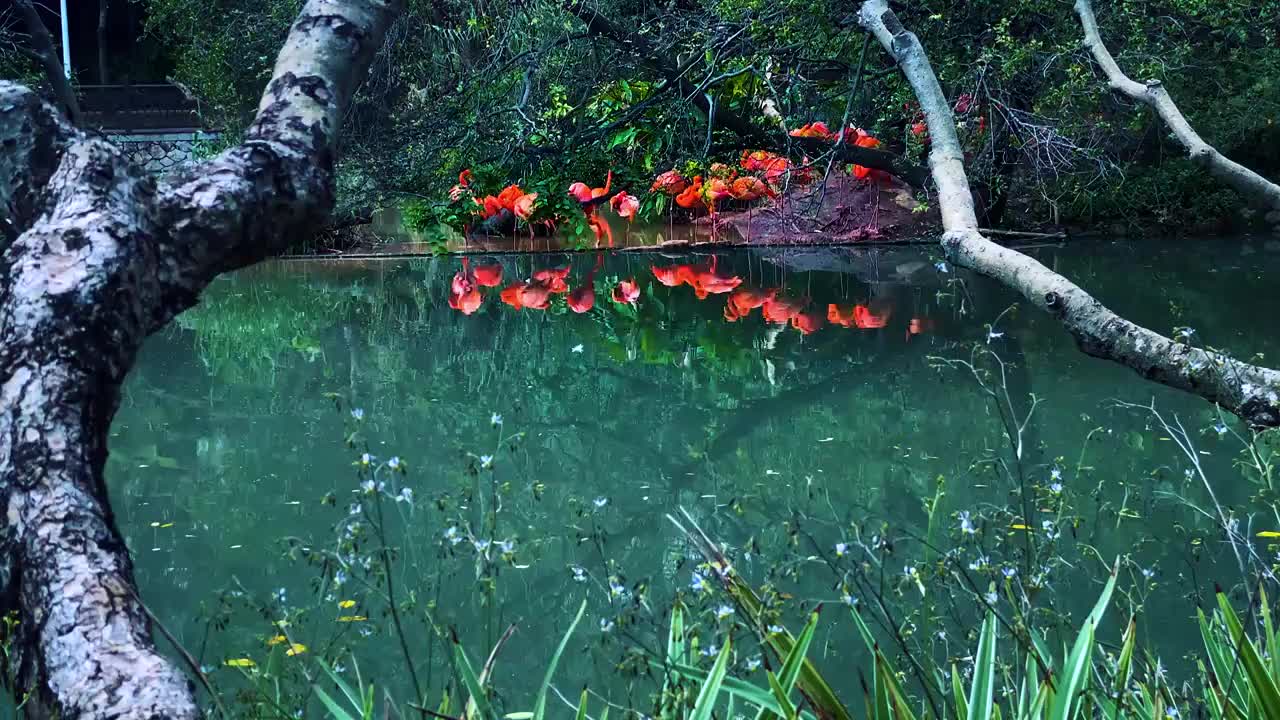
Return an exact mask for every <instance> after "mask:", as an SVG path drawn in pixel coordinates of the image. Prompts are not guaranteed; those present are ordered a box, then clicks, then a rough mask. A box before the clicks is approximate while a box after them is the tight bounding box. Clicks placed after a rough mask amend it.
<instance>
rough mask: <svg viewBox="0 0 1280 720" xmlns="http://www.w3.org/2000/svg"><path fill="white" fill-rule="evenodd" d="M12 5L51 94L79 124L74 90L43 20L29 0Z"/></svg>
mask: <svg viewBox="0 0 1280 720" xmlns="http://www.w3.org/2000/svg"><path fill="white" fill-rule="evenodd" d="M14 6H15V7H17V9H18V12H19V14H21V15H22V23H23V24H24V25H26V26H27V32H28V33H29V34H30V35H31V51H32V53H34V54H35V56H36V59H37V60H38V61H39V62H40V69H41V70H43V71H44V77H45V80H48V81H49V86H50V87H51V88H53V96H54V97H56V98H58V102H59V103H60V104H61V105H62V110H63V112H65V113H66V114H67V117H69V118H71V122H72V123H73V124H75V125H79V124H80V103H79V102H77V101H76V93H75V90H73V89H72V88H71V82H70V81H69V80H67V71H66V69H65V68H63V67H62V63H61V62H60V61H59V60H58V52H57V50H55V49H54V47H53V38H52V37H51V36H50V35H49V29H48V28H46V27H45V26H44V20H41V19H40V15H39V13H37V12H36V9H35V6H33V5H32V4H31V0H14Z"/></svg>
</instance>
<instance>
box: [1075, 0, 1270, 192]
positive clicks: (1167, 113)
mask: <svg viewBox="0 0 1280 720" xmlns="http://www.w3.org/2000/svg"><path fill="white" fill-rule="evenodd" d="M1075 10H1076V14H1077V15H1079V16H1080V25H1081V26H1083V27H1084V46H1085V47H1086V48H1087V49H1088V50H1089V52H1090V53H1092V55H1093V59H1094V61H1095V62H1097V63H1098V67H1100V68H1102V72H1103V74H1105V75H1106V76H1107V84H1108V85H1109V86H1110V87H1111V89H1112V90H1115V91H1116V92H1119V93H1121V94H1123V95H1125V96H1127V97H1128V98H1130V99H1131V100H1136V101H1137V102H1140V103H1144V104H1146V105H1148V106H1150V107H1151V109H1153V110H1155V111H1156V114H1157V115H1159V116H1160V119H1161V120H1163V121H1164V124H1165V125H1168V126H1169V130H1170V132H1172V133H1173V136H1174V137H1175V138H1177V140H1178V142H1180V143H1182V146H1183V147H1184V148H1186V150H1187V157H1189V158H1191V160H1192V162H1195V163H1198V164H1200V165H1202V166H1204V167H1205V168H1207V169H1208V170H1209V172H1210V173H1212V174H1213V175H1214V177H1217V178H1218V179H1219V180H1221V181H1222V182H1224V183H1226V184H1227V185H1229V186H1230V187H1231V188H1232V189H1233V190H1235V191H1236V192H1238V193H1240V195H1241V196H1243V197H1244V198H1245V200H1247V201H1249V202H1251V203H1254V204H1257V205H1262V206H1264V207H1266V208H1267V209H1268V210H1275V211H1280V185H1277V184H1275V183H1273V182H1271V181H1270V180H1267V179H1266V178H1264V177H1262V176H1261V175H1259V174H1258V173H1256V172H1254V171H1252V170H1250V169H1249V168H1247V167H1245V166H1243V165H1241V164H1240V163H1238V162H1235V161H1234V160H1231V159H1230V158H1228V157H1226V156H1225V155H1223V154H1222V153H1220V152H1218V150H1217V148H1215V147H1213V146H1212V145H1210V144H1209V143H1207V142H1205V141H1204V140H1203V139H1202V138H1201V137H1200V135H1199V134H1198V133H1196V131H1195V130H1194V129H1192V127H1191V123H1189V122H1187V119H1186V118H1185V117H1183V115H1182V111H1180V110H1178V106H1177V105H1175V104H1174V102H1173V98H1171V97H1169V91H1167V90H1165V89H1164V85H1163V84H1162V83H1161V82H1160V81H1159V80H1148V81H1146V82H1145V83H1140V82H1136V81H1134V80H1132V79H1130V78H1129V76H1128V75H1125V74H1124V71H1122V70H1121V69H1120V66H1119V65H1118V64H1116V61H1115V58H1113V57H1111V52H1110V51H1109V50H1107V46H1106V45H1105V44H1103V42H1102V35H1101V34H1100V33H1099V32H1098V21H1097V19H1096V18H1095V17H1094V16H1093V4H1092V3H1091V2H1089V0H1076V4H1075Z"/></svg>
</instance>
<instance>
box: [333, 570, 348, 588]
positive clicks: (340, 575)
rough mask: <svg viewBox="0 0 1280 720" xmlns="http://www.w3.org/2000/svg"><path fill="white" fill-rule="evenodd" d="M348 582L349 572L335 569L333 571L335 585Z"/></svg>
mask: <svg viewBox="0 0 1280 720" xmlns="http://www.w3.org/2000/svg"><path fill="white" fill-rule="evenodd" d="M346 583H347V574H346V573H344V572H342V571H341V570H335V571H334V573H333V586H334V587H342V586H343V585H345V584H346Z"/></svg>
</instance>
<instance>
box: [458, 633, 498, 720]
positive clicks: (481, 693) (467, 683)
mask: <svg viewBox="0 0 1280 720" xmlns="http://www.w3.org/2000/svg"><path fill="white" fill-rule="evenodd" d="M453 663H454V665H455V666H456V667H457V668H458V674H459V675H461V676H462V684H463V686H464V687H466V689H467V693H468V694H470V695H471V699H470V700H468V701H467V703H466V705H465V708H466V712H465V715H466V717H467V718H472V717H479V718H481V720H488V719H489V718H491V717H493V713H492V712H491V711H490V709H489V698H488V697H487V696H486V695H485V689H484V687H483V686H482V685H481V684H480V679H479V678H478V677H476V671H475V668H473V667H471V661H470V660H468V659H467V653H466V651H465V650H463V649H462V643H460V642H458V640H457V638H454V641H453Z"/></svg>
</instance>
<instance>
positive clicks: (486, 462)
mask: <svg viewBox="0 0 1280 720" xmlns="http://www.w3.org/2000/svg"><path fill="white" fill-rule="evenodd" d="M491 467H493V456H492V455H481V456H480V469H481V470H488V469H489V468H491Z"/></svg>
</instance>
